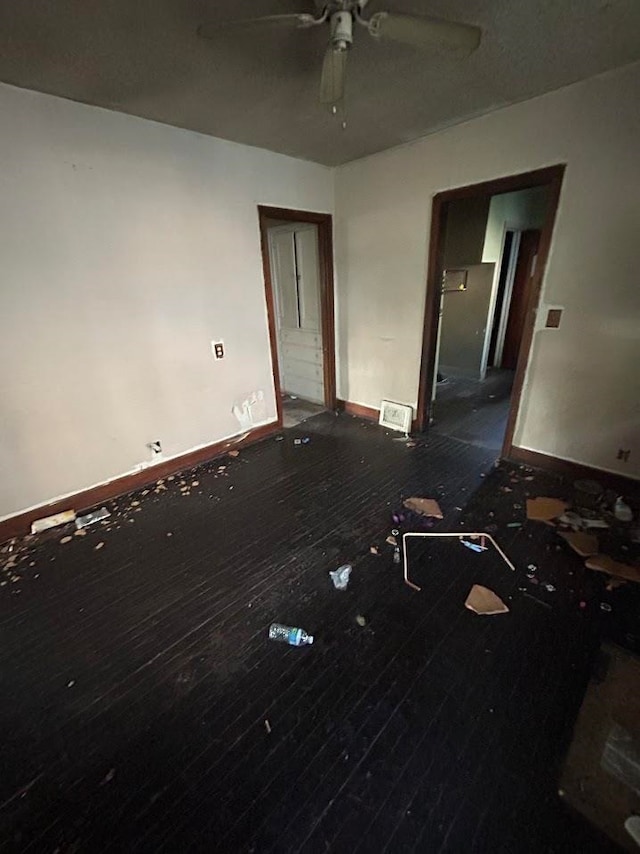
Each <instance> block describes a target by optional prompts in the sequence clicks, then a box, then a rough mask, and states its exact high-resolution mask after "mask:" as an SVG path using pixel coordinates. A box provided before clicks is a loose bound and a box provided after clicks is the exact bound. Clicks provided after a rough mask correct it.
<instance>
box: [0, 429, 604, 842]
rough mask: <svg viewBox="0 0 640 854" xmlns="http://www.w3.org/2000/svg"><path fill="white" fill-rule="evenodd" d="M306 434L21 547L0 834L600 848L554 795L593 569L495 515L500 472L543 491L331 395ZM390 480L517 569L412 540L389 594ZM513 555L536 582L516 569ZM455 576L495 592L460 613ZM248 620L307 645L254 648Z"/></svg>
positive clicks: (582, 672)
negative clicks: (300, 637) (487, 607)
mask: <svg viewBox="0 0 640 854" xmlns="http://www.w3.org/2000/svg"><path fill="white" fill-rule="evenodd" d="M305 434H306V435H309V436H310V438H311V441H310V443H309V444H308V445H302V446H294V445H293V436H294V435H296V433H295V429H294V430H292V431H288V432H285V434H284V439H283V440H282V441H275V440H268V441H265V442H263V443H261V444H260V445H256V446H254V447H251V448H249V449H247V450H246V451H243V452H242V453H241V454H240V456H239V457H237V458H235V459H232V458H225V459H223V460H218V461H215V462H214V463H211V464H208V465H206V466H203V467H200V468H199V469H197V470H196V471H194V472H190V473H188V475H187V476H184V477H177V478H175V479H174V480H166V481H165V482H164V484H162V485H161V486H162V487H166V488H165V489H162V490H161V491H160V492H155V491H154V490H153V489H152V490H151V491H149V492H147V493H146V494H144V492H138V493H137V494H135V495H131V496H128V497H127V498H126V499H123V500H120V501H118V502H116V503H115V504H114V505H112V506H111V509H112V512H113V515H112V517H111V518H110V519H109V520H108V522H107V523H106V524H103V525H99V526H98V527H97V528H95V529H94V528H92V529H89V530H88V532H87V534H86V536H84V537H75V536H74V537H73V538H72V540H71V542H66V543H61V542H60V541H61V539H62V538H63V537H64V536H65V535H67V534H69V533H72V531H71V532H68V531H60V530H58V531H56V532H55V533H50V534H49V535H48V536H41V537H40V538H37V539H35V540H33V541H30V542H29V543H27V544H26V546H23V547H18V554H19V557H20V562H19V564H18V566H16V567H14V568H11V569H9V570H5V571H4V572H3V574H2V578H3V580H4V581H6V582H7V583H6V584H4V585H3V586H2V587H1V588H0V630H1V637H2V645H1V648H0V674H1V677H2V705H1V708H2V714H1V718H0V724H1V726H2V732H3V736H4V738H3V748H2V775H1V776H0V831H1V832H0V850H2V851H29V852H56V851H57V852H61V853H62V852H85V851H86V852H92V854H93V852H102V851H112V852H122V851H137V852H160V851H163V852H165V851H166V852H183V851H203V852H205V851H206V852H227V851H229V852H236V851H237V852H297V851H300V852H327V851H330V852H350V854H351V852H356V851H357V852H362V853H363V854H366V852H391V854H396V852H408V851H416V852H439V851H449V852H528V851H531V852H565V851H566V852H575V851H587V850H588V851H600V850H603V851H604V850H608V849H607V846H606V845H605V843H604V842H603V841H602V840H601V839H599V838H598V836H597V835H596V834H595V832H594V831H592V830H591V829H590V828H589V827H587V826H586V825H585V824H583V823H582V822H581V821H580V820H578V819H577V818H574V817H573V816H572V815H570V814H569V813H568V812H567V811H565V809H564V807H563V804H562V803H561V801H560V799H559V798H558V796H557V779H558V773H559V768H560V764H561V762H562V758H563V756H564V753H565V750H566V747H567V744H568V740H569V738H570V733H571V728H572V725H573V722H574V720H575V717H576V715H577V712H578V709H579V706H580V702H581V698H582V696H583V693H584V690H585V686H586V684H587V681H588V679H589V674H590V670H591V667H592V663H593V661H594V657H595V655H596V652H597V649H598V645H599V640H600V636H601V634H602V633H603V632H604V631H605V628H606V625H605V623H606V619H609V618H610V617H611V615H605V614H603V613H602V612H601V611H600V609H599V607H598V602H599V596H600V595H601V593H600V588H597V586H596V585H597V584H599V582H600V579H594V578H593V575H594V574H590V573H588V572H587V571H585V570H584V569H583V568H582V564H581V562H580V560H579V559H578V558H577V557H576V556H575V555H573V554H572V553H568V552H567V551H566V550H565V549H560V550H559V549H557V547H556V546H557V544H556V540H555V534H554V532H553V531H552V530H551V529H550V528H547V527H545V526H544V525H536V524H534V523H525V524H524V525H523V527H522V528H509V527H507V524H508V522H511V521H513V520H517V521H523V519H524V515H523V510H522V505H523V503H524V498H525V491H528V492H530V493H532V494H540V493H542V494H548V493H551V494H559V493H561V492H562V489H563V484H562V483H561V482H560V481H558V480H557V479H555V478H550V477H547V476H542V475H540V476H537V477H536V480H534V481H525V480H523V479H522V478H520V477H519V478H518V481H517V483H512V482H511V479H510V478H511V477H512V474H513V471H517V470H512V469H510V468H508V467H505V468H499V469H495V468H494V467H493V461H494V458H495V453H494V452H493V451H491V450H487V449H485V448H482V447H477V446H474V445H471V444H466V443H463V442H460V441H457V440H456V439H453V438H449V437H445V436H440V435H437V434H436V433H432V434H431V436H430V437H428V438H427V439H425V440H423V441H421V442H419V444H418V447H414V448H408V447H406V446H405V444H404V443H401V442H394V441H393V440H392V437H391V436H388V435H385V433H384V431H382V430H381V429H380V428H379V427H377V426H375V425H372V424H367V423H365V422H361V421H358V420H356V419H353V418H351V417H349V416H346V415H340V416H334V415H333V414H329V413H326V414H323V415H319V416H317V417H315V418H313V419H312V420H310V421H309V422H307V423H306V424H305ZM219 466H226V468H225V469H224V470H219ZM505 484H509V488H512V489H513V492H510V493H506V492H503V491H502V489H501V487H503V486H504V485H505ZM410 495H422V496H427V497H434V498H437V499H438V500H439V501H440V503H441V506H442V508H443V510H444V515H445V518H444V520H443V521H442V522H439V523H438V527H437V528H436V530H450V529H453V530H465V529H466V530H470V529H472V528H473V527H478V526H479V527H486V526H487V525H495V526H496V528H497V530H496V533H495V536H496V538H497V539H498V541H499V542H500V544H501V545H502V546H503V548H504V549H505V550H506V552H507V553H508V554H509V555H510V556H511V557H512V559H513V560H514V562H515V563H516V566H517V572H515V573H512V572H511V571H510V570H508V569H507V568H506V567H505V565H504V564H503V563H502V562H501V561H500V560H499V559H498V558H497V557H496V556H495V555H494V554H492V553H488V552H487V553H483V554H475V553H473V552H471V551H469V550H467V549H465V548H463V547H461V546H460V545H459V543H457V542H453V543H451V542H449V543H444V542H440V543H437V544H436V543H433V542H432V543H431V544H429V545H426V544H425V543H424V542H421V543H420V544H418V545H414V546H412V548H411V567H412V569H411V571H412V574H413V575H414V576H415V578H416V579H417V580H418V581H419V583H421V584H422V585H423V591H422V592H421V593H416V592H414V591H412V590H410V589H409V588H408V587H407V586H405V585H404V584H403V582H402V577H401V569H400V567H398V566H395V565H394V564H393V563H392V549H391V548H390V547H388V546H386V545H385V538H386V536H387V535H388V534H389V530H390V527H391V522H390V516H391V513H392V511H393V510H394V509H395V508H398V507H399V506H400V504H401V499H402V498H403V497H408V496H410ZM138 502H139V503H138ZM458 508H460V509H458ZM101 543H102V544H103V545H102V546H100V544H101ZM373 544H377V545H379V546H380V551H381V555H380V556H375V555H373V554H370V552H369V548H370V546H371V545H373ZM98 546H100V547H99V548H98ZM13 553H15V552H13ZM13 553H12V554H13ZM8 557H9V553H7V552H6V550H5V553H4V554H3V555H2V558H3V562H6V560H7V558H8ZM345 561H351V562H353V566H354V569H353V572H352V576H351V582H350V584H349V588H348V590H347V591H346V592H339V591H336V590H335V589H334V588H333V586H332V584H331V582H330V579H329V576H328V572H329V570H331V569H334V568H336V567H337V566H339V565H340V564H341V563H344V562H345ZM532 562H533V563H536V564H537V565H538V566H539V574H540V576H544V579H545V580H548V581H550V582H553V584H554V585H555V586H556V590H555V592H552V593H548V592H546V591H544V590H542V589H540V588H539V587H537V588H535V589H534V588H533V587H530V586H529V587H528V586H527V580H526V578H525V573H526V567H527V565H528V564H529V563H532ZM13 578H15V579H17V580H15V581H13V580H12V579H13ZM473 583H481V584H485V585H487V586H489V587H491V588H492V589H494V590H495V591H496V592H497V593H498V594H499V595H500V596H501V597H502V598H503V599H504V601H505V602H507V604H508V605H509V608H510V613H508V614H506V615H500V616H495V617H480V616H478V615H476V614H473V613H471V612H470V611H468V610H466V609H465V608H464V600H465V598H466V595H467V593H468V591H469V589H470V587H471V585H472V584H473ZM525 588H526V589H525ZM525 592H528V593H529V594H530V595H534V596H535V597H537V598H529V597H528V596H525ZM616 593H619V591H617V592H616ZM611 595H614V594H611ZM581 598H586V599H587V600H588V607H587V608H586V609H584V610H581V609H580V608H579V607H578V601H579V599H581ZM614 612H615V609H614ZM358 615H362V616H364V618H365V620H366V624H365V625H364V626H361V625H359V624H358V623H357V622H356V617H357V616H358ZM613 617H615V613H614V614H613ZM272 621H279V622H284V623H287V624H290V625H298V626H302V627H303V628H305V629H306V630H307V631H309V632H310V633H312V634H314V635H315V638H316V640H315V643H314V644H313V646H311V647H305V648H300V649H295V648H290V647H286V646H282V645H279V644H276V643H273V642H270V641H269V640H268V639H267V629H268V626H269V624H270V623H271V622H272ZM266 722H268V725H267V723H266Z"/></svg>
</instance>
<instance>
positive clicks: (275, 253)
mask: <svg viewBox="0 0 640 854" xmlns="http://www.w3.org/2000/svg"><path fill="white" fill-rule="evenodd" d="M271 266H272V270H273V277H274V279H275V291H276V304H277V316H278V326H279V327H280V329H297V328H298V326H299V317H298V297H297V294H296V260H295V252H294V245H293V240H292V239H291V235H290V234H287V233H285V232H275V234H273V244H272V252H271Z"/></svg>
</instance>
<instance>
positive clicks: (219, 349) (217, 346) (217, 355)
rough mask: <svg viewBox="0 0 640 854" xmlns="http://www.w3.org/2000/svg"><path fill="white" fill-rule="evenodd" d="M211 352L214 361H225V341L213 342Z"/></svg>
mask: <svg viewBox="0 0 640 854" xmlns="http://www.w3.org/2000/svg"><path fill="white" fill-rule="evenodd" d="M211 352H212V353H213V357H214V359H224V341H212V342H211Z"/></svg>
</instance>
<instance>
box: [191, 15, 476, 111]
mask: <svg viewBox="0 0 640 854" xmlns="http://www.w3.org/2000/svg"><path fill="white" fill-rule="evenodd" d="M368 3H369V0H327V2H326V3H325V4H324V8H323V9H322V11H321V12H320V13H319V16H318V17H314V16H313V15H310V14H308V13H306V12H297V13H292V14H287V15H267V16H265V17H261V18H249V19H245V20H240V21H228V22H224V23H214V24H201V25H200V27H198V34H199V35H200V36H202V37H203V38H206V39H212V38H215V37H216V36H217V35H219V34H220V32H221V31H224V30H227V29H229V28H230V27H249V26H255V25H258V26H259V25H263V24H274V25H278V26H283V27H288V28H290V29H299V30H306V29H311V28H313V27H319V26H321V25H323V24H326V25H328V26H329V27H330V36H329V44H328V46H327V51H326V53H325V57H324V62H323V64H322V75H321V78H320V103H322V104H328V105H333V104H336V103H338V102H340V101H341V100H342V99H343V98H344V88H345V74H346V63H347V54H348V52H349V49H350V48H351V46H352V44H353V35H354V23H356V24H359V25H360V26H362V27H363V28H364V29H366V30H367V31H368V32H369V35H371V36H373V38H375V39H392V40H394V41H397V42H402V43H403V44H408V45H412V46H414V47H419V48H424V49H425V50H437V51H445V52H448V53H452V54H454V55H458V56H467V55H468V54H470V53H472V52H473V51H474V50H475V49H476V48H477V47H478V45H479V44H480V38H481V35H482V32H481V30H480V28H479V27H474V26H472V25H471V24H462V23H458V22H456V21H445V20H442V19H439V18H430V17H426V16H423V15H401V14H396V13H395V12H394V13H392V12H376V13H375V14H373V15H371V17H369V18H364V17H363V14H362V13H363V12H364V10H365V7H366V6H367V4H368Z"/></svg>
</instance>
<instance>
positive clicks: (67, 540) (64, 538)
mask: <svg viewBox="0 0 640 854" xmlns="http://www.w3.org/2000/svg"><path fill="white" fill-rule="evenodd" d="M72 539H73V537H63V538H62V539H61V540H60V544H61V545H64V544H65V543H70V542H71V540H72Z"/></svg>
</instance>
